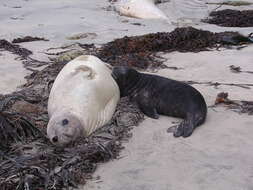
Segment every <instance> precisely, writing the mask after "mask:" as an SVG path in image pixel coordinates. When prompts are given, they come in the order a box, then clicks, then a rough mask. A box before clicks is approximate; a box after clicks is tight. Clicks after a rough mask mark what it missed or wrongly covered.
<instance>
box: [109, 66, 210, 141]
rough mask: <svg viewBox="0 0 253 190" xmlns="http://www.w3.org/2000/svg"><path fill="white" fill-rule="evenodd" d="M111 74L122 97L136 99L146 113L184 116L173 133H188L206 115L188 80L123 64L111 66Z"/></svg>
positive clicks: (185, 134) (155, 115) (204, 104)
mask: <svg viewBox="0 0 253 190" xmlns="http://www.w3.org/2000/svg"><path fill="white" fill-rule="evenodd" d="M112 76H113V78H114V79H115V80H116V82H117V84H118V86H119V88H120V95H121V97H123V96H129V97H130V98H131V100H132V101H136V102H137V104H138V106H139V107H140V109H141V110H142V111H143V113H144V114H145V115H147V116H148V117H151V118H154V119H158V118H159V115H158V114H162V115H168V116H173V117H179V118H183V119H184V121H183V122H182V123H180V124H179V125H178V127H177V128H176V130H174V136H175V137H180V136H183V137H188V136H190V135H191V134H192V132H193V130H194V129H195V128H196V127H198V126H199V125H201V124H202V123H204V121H205V119H206V114H207V106H206V102H205V100H204V98H203V96H202V95H201V94H200V92H199V91H197V90H196V89H195V88H193V87H192V86H190V85H188V84H185V83H182V82H179V81H175V80H171V79H168V78H165V77H160V76H156V75H151V74H144V73H140V72H138V71H136V70H134V69H132V68H129V67H125V66H119V67H114V68H113V72H112Z"/></svg>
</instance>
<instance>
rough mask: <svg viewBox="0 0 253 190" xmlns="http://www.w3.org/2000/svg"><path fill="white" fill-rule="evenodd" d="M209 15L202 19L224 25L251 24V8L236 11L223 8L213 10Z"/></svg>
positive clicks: (252, 15) (249, 25)
mask: <svg viewBox="0 0 253 190" xmlns="http://www.w3.org/2000/svg"><path fill="white" fill-rule="evenodd" d="M209 16H211V18H209V19H206V20H204V22H206V23H209V24H216V25H219V26H225V27H252V26H253V10H244V11H238V10H232V9H225V10H220V11H213V12H211V13H210V15H209Z"/></svg>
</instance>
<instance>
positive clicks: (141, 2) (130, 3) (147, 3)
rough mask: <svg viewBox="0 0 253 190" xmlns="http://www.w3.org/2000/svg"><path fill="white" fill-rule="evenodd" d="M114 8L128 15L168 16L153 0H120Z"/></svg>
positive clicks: (163, 17)
mask: <svg viewBox="0 0 253 190" xmlns="http://www.w3.org/2000/svg"><path fill="white" fill-rule="evenodd" d="M116 10H117V11H118V12H119V13H120V14H121V15H124V16H128V17H134V18H142V19H165V20H168V17H167V16H166V15H165V14H164V13H163V12H162V11H161V10H160V9H159V8H158V7H157V6H156V5H155V0H121V1H120V2H119V3H118V4H117V5H116Z"/></svg>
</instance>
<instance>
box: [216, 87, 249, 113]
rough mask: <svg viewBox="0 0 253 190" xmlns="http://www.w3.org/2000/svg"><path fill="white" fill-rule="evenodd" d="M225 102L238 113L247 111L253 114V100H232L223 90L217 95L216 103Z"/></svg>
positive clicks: (224, 103)
mask: <svg viewBox="0 0 253 190" xmlns="http://www.w3.org/2000/svg"><path fill="white" fill-rule="evenodd" d="M219 104H223V105H226V107H227V108H228V109H231V110H233V111H236V112H238V113H247V114H249V115H253V101H242V100H230V99H229V98H228V93H225V92H221V93H219V94H218V95H217V97H216V100H215V105H219Z"/></svg>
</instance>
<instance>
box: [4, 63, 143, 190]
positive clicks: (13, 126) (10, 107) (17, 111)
mask: <svg viewBox="0 0 253 190" xmlns="http://www.w3.org/2000/svg"><path fill="white" fill-rule="evenodd" d="M64 64H65V63H54V64H52V65H49V66H47V67H46V68H44V69H43V70H42V71H37V72H34V73H32V74H31V75H30V76H28V82H27V83H26V84H25V85H24V86H23V88H22V89H21V90H20V91H18V92H14V93H13V94H10V95H5V96H0V103H1V105H3V106H2V112H0V121H1V125H0V134H1V135H2V136H3V137H4V139H2V140H5V142H6V144H5V146H1V147H0V166H1V167H0V186H1V189H3V190H13V189H63V188H69V187H77V186H78V185H79V184H84V183H85V182H86V180H87V179H89V178H90V177H91V174H92V173H93V172H94V171H95V168H96V165H97V163H98V162H105V161H108V160H109V159H112V158H116V157H117V155H118V153H119V151H120V150H121V149H122V148H123V147H122V145H121V142H122V141H124V140H127V139H128V138H129V137H130V136H131V134H130V129H131V127H132V126H135V125H137V124H138V123H139V122H140V121H142V120H143V117H144V115H143V114H142V113H141V112H140V111H139V109H138V107H137V106H136V105H135V104H133V103H130V101H129V99H128V98H123V99H121V101H120V103H119V104H118V107H117V109H116V112H115V114H114V116H113V118H112V120H111V121H110V123H109V124H107V125H106V126H104V127H103V128H101V129H99V130H97V131H96V132H94V133H93V135H91V136H89V137H88V138H86V139H84V138H83V139H79V140H78V141H77V142H75V143H74V144H72V145H70V146H68V147H65V148H59V147H55V146H53V145H51V143H50V142H49V141H48V139H46V138H45V129H46V125H47V122H48V116H47V100H48V95H49V92H50V88H51V86H52V85H51V84H52V82H53V80H54V79H55V77H56V76H57V74H58V72H59V71H60V70H61V68H62V67H63V66H64ZM8 114H9V115H8ZM35 126H36V127H35Z"/></svg>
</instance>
